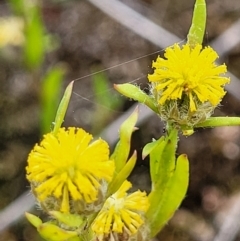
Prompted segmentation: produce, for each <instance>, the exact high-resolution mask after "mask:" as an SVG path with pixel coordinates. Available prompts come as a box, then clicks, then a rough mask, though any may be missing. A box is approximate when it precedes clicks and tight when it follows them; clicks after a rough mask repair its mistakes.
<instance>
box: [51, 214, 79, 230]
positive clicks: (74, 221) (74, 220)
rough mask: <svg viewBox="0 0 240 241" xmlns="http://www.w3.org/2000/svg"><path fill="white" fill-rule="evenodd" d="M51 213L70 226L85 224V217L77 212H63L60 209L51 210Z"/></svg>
mask: <svg viewBox="0 0 240 241" xmlns="http://www.w3.org/2000/svg"><path fill="white" fill-rule="evenodd" d="M49 214H50V215H52V216H53V217H54V218H55V219H57V220H58V221H60V222H61V223H63V224H65V225H67V226H69V227H80V226H81V225H82V224H83V218H82V217H81V216H79V215H77V214H70V213H62V212H58V211H51V212H49Z"/></svg>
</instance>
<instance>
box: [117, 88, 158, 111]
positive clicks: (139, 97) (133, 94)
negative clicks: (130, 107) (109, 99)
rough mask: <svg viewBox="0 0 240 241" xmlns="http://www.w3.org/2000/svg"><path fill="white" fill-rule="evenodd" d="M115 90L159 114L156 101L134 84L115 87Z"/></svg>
mask: <svg viewBox="0 0 240 241" xmlns="http://www.w3.org/2000/svg"><path fill="white" fill-rule="evenodd" d="M114 88H115V89H116V90H117V91H118V92H119V93H121V94H123V95H124V96H126V97H128V98H131V99H134V100H136V101H138V102H140V103H142V104H144V105H146V106H148V107H149V108H150V109H152V110H153V111H154V112H156V113H158V108H157V107H156V105H155V102H154V99H153V98H151V97H150V96H149V95H147V94H146V93H145V92H143V91H142V90H141V89H140V88H139V87H137V86H136V85H132V84H120V85H114Z"/></svg>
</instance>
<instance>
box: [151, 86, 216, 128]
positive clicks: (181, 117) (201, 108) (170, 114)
mask: <svg viewBox="0 0 240 241" xmlns="http://www.w3.org/2000/svg"><path fill="white" fill-rule="evenodd" d="M153 93H155V94H156V95H158V93H156V92H155V91H154V90H153ZM195 103H196V107H197V108H196V111H195V112H193V113H192V112H191V111H190V110H189V108H188V106H189V100H188V99H187V98H183V100H168V101H166V102H165V104H164V105H158V113H159V116H160V118H161V119H162V120H163V121H166V122H167V121H170V122H172V123H175V124H177V125H178V126H183V125H184V126H190V127H194V125H197V124H198V123H201V122H204V121H205V120H206V119H208V118H209V117H210V116H211V115H212V113H213V111H214V109H215V107H214V106H212V104H211V103H210V102H208V101H207V102H204V103H201V102H200V101H199V100H197V99H196V100H195Z"/></svg>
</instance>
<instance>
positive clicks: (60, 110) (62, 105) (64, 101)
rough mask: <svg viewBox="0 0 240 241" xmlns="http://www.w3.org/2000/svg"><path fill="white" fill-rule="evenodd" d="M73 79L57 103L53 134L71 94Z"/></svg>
mask: <svg viewBox="0 0 240 241" xmlns="http://www.w3.org/2000/svg"><path fill="white" fill-rule="evenodd" d="M73 83H74V82H73V81H72V82H71V83H70V84H69V85H68V86H67V88H66V90H65V92H64V95H63V98H62V100H61V102H60V104H59V107H58V110H57V114H56V117H55V122H54V129H53V134H54V135H56V134H57V132H58V130H59V128H60V127H61V125H62V123H63V120H64V117H65V114H66V112H67V108H68V104H69V101H70V98H71V94H72V88H73Z"/></svg>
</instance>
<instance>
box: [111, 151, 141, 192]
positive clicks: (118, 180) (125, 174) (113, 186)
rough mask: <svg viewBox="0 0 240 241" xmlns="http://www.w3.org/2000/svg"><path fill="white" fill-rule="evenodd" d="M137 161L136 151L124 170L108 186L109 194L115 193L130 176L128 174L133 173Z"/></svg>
mask: <svg viewBox="0 0 240 241" xmlns="http://www.w3.org/2000/svg"><path fill="white" fill-rule="evenodd" d="M136 161H137V152H136V151H134V153H133V155H132V156H131V157H130V159H129V160H128V161H127V163H126V165H125V166H124V167H123V168H122V170H121V171H120V172H119V173H118V175H117V176H115V178H114V179H113V181H112V182H111V183H110V185H109V188H108V196H110V195H111V194H113V193H115V192H116V191H117V190H118V189H119V188H120V186H121V185H122V183H123V182H124V181H125V180H126V179H127V178H128V176H129V175H130V174H131V172H132V170H133V168H134V166H135V164H136Z"/></svg>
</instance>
